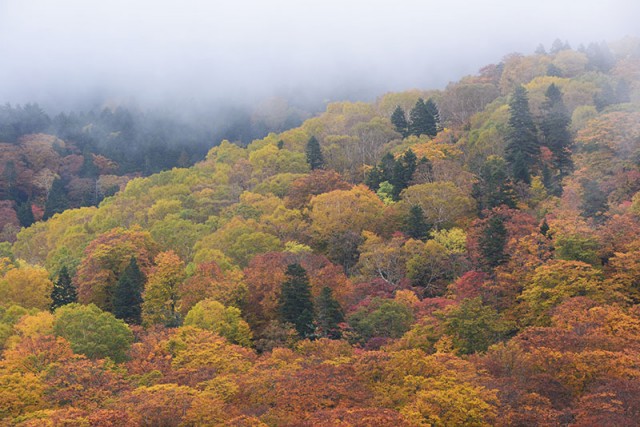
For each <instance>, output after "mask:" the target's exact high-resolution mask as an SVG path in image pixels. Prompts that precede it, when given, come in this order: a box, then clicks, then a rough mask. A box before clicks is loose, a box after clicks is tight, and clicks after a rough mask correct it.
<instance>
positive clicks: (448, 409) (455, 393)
mask: <svg viewBox="0 0 640 427" xmlns="http://www.w3.org/2000/svg"><path fill="white" fill-rule="evenodd" d="M497 403H498V399H497V392H496V391H495V390H487V389H485V388H484V387H478V386H473V385H470V384H451V383H449V382H448V381H446V380H433V379H432V380H429V381H427V382H425V383H424V384H423V390H420V391H418V392H417V394H416V396H415V399H414V400H413V401H412V402H411V403H410V404H408V405H407V406H405V407H404V408H402V409H401V411H400V412H401V413H402V414H403V415H404V416H405V417H406V418H407V419H408V420H409V421H410V422H411V423H413V424H414V425H416V426H425V427H426V426H433V427H447V426H475V427H480V426H492V425H494V421H495V418H496V416H497V407H496V405H497Z"/></svg>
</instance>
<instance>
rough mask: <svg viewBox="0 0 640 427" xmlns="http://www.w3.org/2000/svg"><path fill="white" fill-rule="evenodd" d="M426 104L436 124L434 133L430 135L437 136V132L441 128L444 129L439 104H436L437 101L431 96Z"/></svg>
mask: <svg viewBox="0 0 640 427" xmlns="http://www.w3.org/2000/svg"><path fill="white" fill-rule="evenodd" d="M424 106H425V108H426V109H427V111H428V112H429V114H431V117H433V123H434V124H435V130H434V132H433V135H431V134H430V135H429V136H436V133H437V132H438V131H439V130H442V127H441V125H440V111H439V110H438V106H437V105H436V103H435V102H433V99H431V98H429V99H427V102H425V103H424Z"/></svg>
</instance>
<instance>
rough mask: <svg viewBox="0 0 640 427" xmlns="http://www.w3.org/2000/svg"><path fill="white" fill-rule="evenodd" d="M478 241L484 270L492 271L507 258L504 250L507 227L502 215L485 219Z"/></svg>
mask: <svg viewBox="0 0 640 427" xmlns="http://www.w3.org/2000/svg"><path fill="white" fill-rule="evenodd" d="M478 243H479V246H480V253H481V254H482V260H481V264H482V266H483V268H484V269H485V270H486V271H489V272H490V271H493V269H494V268H496V267H497V266H499V265H500V264H502V263H504V262H505V261H506V260H507V255H506V254H505V252H504V247H505V245H506V244H507V229H506V227H505V226H504V218H503V217H502V216H500V215H493V216H491V217H490V218H489V219H488V220H487V223H486V225H485V227H484V229H483V230H482V234H481V235H480V239H479V242H478Z"/></svg>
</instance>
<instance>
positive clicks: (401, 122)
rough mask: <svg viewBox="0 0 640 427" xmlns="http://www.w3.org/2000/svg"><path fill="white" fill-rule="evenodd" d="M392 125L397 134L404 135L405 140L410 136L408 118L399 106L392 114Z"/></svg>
mask: <svg viewBox="0 0 640 427" xmlns="http://www.w3.org/2000/svg"><path fill="white" fill-rule="evenodd" d="M391 123H392V124H393V126H394V127H395V128H396V132H398V133H399V134H400V135H402V137H403V138H406V137H407V136H409V123H408V122H407V116H406V114H405V112H404V110H403V109H402V107H400V106H399V105H398V106H397V107H396V109H395V110H393V114H391Z"/></svg>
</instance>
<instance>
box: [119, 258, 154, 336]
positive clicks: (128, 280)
mask: <svg viewBox="0 0 640 427" xmlns="http://www.w3.org/2000/svg"><path fill="white" fill-rule="evenodd" d="M145 280H146V277H145V275H144V273H143V272H142V271H140V268H139V267H138V262H137V261H136V258H135V257H131V260H130V261H129V264H128V265H127V267H126V268H125V269H124V271H123V272H122V274H121V275H120V277H119V278H118V281H117V282H116V285H115V288H114V290H113V298H112V305H113V314H114V315H115V316H116V317H117V318H118V319H122V320H124V321H125V322H127V323H131V324H135V325H139V324H140V323H141V322H142V301H143V300H142V291H143V288H144V282H145Z"/></svg>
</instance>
